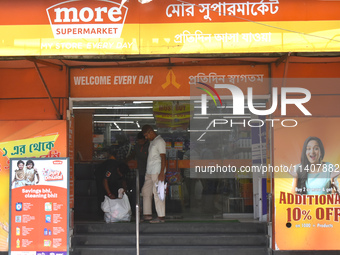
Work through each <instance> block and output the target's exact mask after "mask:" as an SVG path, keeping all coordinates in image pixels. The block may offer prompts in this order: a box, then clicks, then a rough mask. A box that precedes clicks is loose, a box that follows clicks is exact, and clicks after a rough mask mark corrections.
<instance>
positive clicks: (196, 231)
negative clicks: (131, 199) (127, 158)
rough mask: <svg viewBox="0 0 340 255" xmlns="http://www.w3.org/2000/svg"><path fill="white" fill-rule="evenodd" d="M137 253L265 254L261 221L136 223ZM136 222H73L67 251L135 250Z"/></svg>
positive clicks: (108, 253) (87, 254) (106, 254)
mask: <svg viewBox="0 0 340 255" xmlns="http://www.w3.org/2000/svg"><path fill="white" fill-rule="evenodd" d="M139 227H140V254H141V255H144V254H145V255H156V254H157V255H163V254H165V255H166V254H171V255H174V254H176V255H182V254H183V255H191V254H195V255H207V254H209V255H215V254H216V255H217V254H218V255H220V254H232V255H249V254H252V255H268V254H269V253H268V248H267V247H268V236H267V225H266V224H265V223H256V222H255V223H239V222H226V221H213V222H183V221H181V222H171V221H167V222H165V223H163V224H150V223H142V224H140V226H139ZM135 229H136V224H135V222H129V223H109V224H107V223H104V222H97V223H77V224H75V228H74V236H73V237H72V240H71V244H72V247H71V255H99V254H100V255H114V254H119V255H125V254H136V236H135V232H136V230H135Z"/></svg>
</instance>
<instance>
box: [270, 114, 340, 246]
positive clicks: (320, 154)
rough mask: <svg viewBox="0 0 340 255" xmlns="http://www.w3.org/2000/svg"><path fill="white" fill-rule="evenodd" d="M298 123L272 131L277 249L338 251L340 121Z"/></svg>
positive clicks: (307, 119) (304, 121) (313, 119)
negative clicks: (276, 171) (278, 168)
mask: <svg viewBox="0 0 340 255" xmlns="http://www.w3.org/2000/svg"><path fill="white" fill-rule="evenodd" d="M297 121H298V125H297V126H296V127H294V128H286V127H278V128H275V131H274V157H273V162H274V163H273V164H274V165H275V166H283V167H281V169H283V170H282V171H281V172H280V173H274V199H275V200H274V203H275V211H274V213H275V214H274V215H275V218H274V228H275V239H274V240H275V249H276V250H339V249H340V243H339V242H338V236H339V234H340V223H339V221H340V198H339V195H338V193H337V189H338V188H339V180H340V176H339V174H340V169H339V164H340V147H339V144H340V132H339V131H338V129H339V125H340V119H339V118H300V119H297ZM338 176H339V177H338Z"/></svg>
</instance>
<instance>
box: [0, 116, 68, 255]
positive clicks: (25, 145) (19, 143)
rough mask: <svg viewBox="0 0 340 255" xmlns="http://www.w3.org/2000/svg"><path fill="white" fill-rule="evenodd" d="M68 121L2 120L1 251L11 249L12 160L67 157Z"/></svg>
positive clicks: (0, 143)
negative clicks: (10, 196)
mask: <svg viewBox="0 0 340 255" xmlns="http://www.w3.org/2000/svg"><path fill="white" fill-rule="evenodd" d="M66 128H67V125H66V121H64V120H42V121H0V251H8V241H9V235H8V231H9V190H10V187H9V183H10V181H9V178H10V171H9V168H10V159H11V158H23V157H35V158H55V157H66V156H67V137H66V135H67V129H66Z"/></svg>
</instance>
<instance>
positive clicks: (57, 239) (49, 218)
mask: <svg viewBox="0 0 340 255" xmlns="http://www.w3.org/2000/svg"><path fill="white" fill-rule="evenodd" d="M10 173H11V174H10V228H9V230H10V246H9V254H15V255H22V254H25V255H41V254H52V253H54V254H64V255H66V254H68V243H69V241H68V223H69V222H68V221H69V219H68V215H69V212H68V206H67V205H68V198H69V196H68V183H69V180H68V178H69V176H68V173H69V162H68V159H66V158H53V159H41V158H22V159H11V165H10Z"/></svg>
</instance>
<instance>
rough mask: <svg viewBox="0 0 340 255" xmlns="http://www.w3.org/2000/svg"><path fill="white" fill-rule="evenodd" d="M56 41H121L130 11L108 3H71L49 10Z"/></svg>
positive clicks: (87, 0)
mask: <svg viewBox="0 0 340 255" xmlns="http://www.w3.org/2000/svg"><path fill="white" fill-rule="evenodd" d="M46 12H47V16H48V19H49V22H50V25H51V28H52V31H53V35H54V38H56V39H66V38H120V36H121V34H122V31H123V26H124V23H125V19H126V16H127V12H128V8H127V7H126V6H120V3H116V2H113V1H106V0H71V1H66V2H62V3H59V4H56V5H53V6H50V7H49V8H47V9H46Z"/></svg>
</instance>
